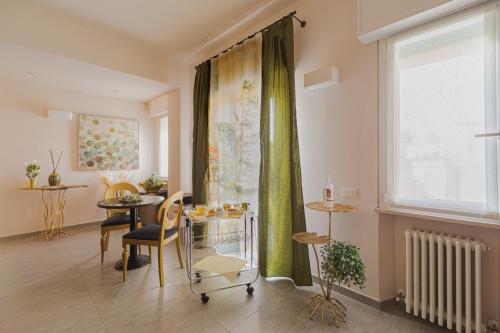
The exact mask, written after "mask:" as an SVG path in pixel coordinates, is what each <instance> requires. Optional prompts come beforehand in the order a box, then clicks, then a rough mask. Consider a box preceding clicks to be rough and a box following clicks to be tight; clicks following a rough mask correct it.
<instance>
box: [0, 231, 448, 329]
mask: <svg viewBox="0 0 500 333" xmlns="http://www.w3.org/2000/svg"><path fill="white" fill-rule="evenodd" d="M125 232H126V230H123V232H122V231H116V232H113V233H111V239H110V245H109V249H108V251H106V253H105V260H104V263H103V264H101V261H100V247H99V246H100V245H99V244H100V243H99V239H100V233H99V227H98V226H87V227H83V228H78V229H74V230H72V233H73V234H74V235H73V236H71V237H65V238H63V239H60V240H58V241H44V240H40V239H37V238H36V237H25V238H21V239H9V240H3V241H0V266H1V267H2V268H3V270H2V274H0V285H1V286H2V288H0V299H1V302H0V332H16V333H17V332H20V333H24V332H41V333H45V332H48V333H53V332H92V333H94V332H120V333H122V332H134V333H136V332H141V333H142V332H181V333H191V332H216V333H218V332H229V331H230V332H273V333H275V332H276V333H278V332H293V333H298V332H340V333H365V332H370V333H372V332H375V333H377V332H380V333H392V332H415V333H433V332H443V331H444V330H443V329H441V328H439V327H436V326H433V325H430V324H428V323H426V322H422V321H418V320H414V319H413V318H412V317H411V316H401V315H397V314H394V313H388V312H382V311H378V310H376V309H374V308H371V307H369V306H367V305H364V304H361V303H359V302H356V301H354V300H352V299H349V298H347V297H344V296H338V298H339V299H341V301H342V302H343V303H344V304H345V305H346V306H347V308H348V320H347V323H346V324H344V325H343V326H342V327H341V328H340V329H338V328H336V327H333V326H328V325H327V324H326V323H322V322H321V321H320V320H319V318H313V319H311V320H309V319H308V318H307V317H308V313H307V309H306V308H305V306H304V303H305V302H306V301H307V299H308V298H309V297H310V296H311V295H312V294H314V293H315V292H318V291H319V288H318V287H317V286H314V287H304V288H296V287H295V286H294V285H293V283H292V282H291V281H289V280H285V279H281V280H276V279H273V280H266V279H262V278H260V279H258V280H257V281H256V282H255V283H254V284H253V287H254V289H255V292H254V295H253V296H248V295H247V293H246V290H245V289H246V287H245V286H243V287H238V288H231V289H227V290H223V291H217V292H213V293H209V294H208V295H209V297H210V301H209V302H208V304H202V303H201V301H200V295H199V294H193V293H192V291H191V288H190V283H189V280H188V278H187V273H186V270H185V269H181V268H180V267H179V262H178V260H177V254H176V250H175V244H174V243H171V244H169V245H168V246H166V247H165V249H164V254H165V261H164V267H165V282H166V283H165V287H164V288H160V283H159V277H158V264H157V250H156V249H154V248H153V258H152V263H151V265H148V266H147V267H143V268H140V269H136V270H132V271H129V272H128V277H127V281H126V282H125V283H123V282H122V272H121V271H117V270H115V269H114V265H115V262H116V261H117V260H119V259H120V258H121V251H122V248H121V236H122V234H123V233H125ZM183 252H184V250H183ZM143 254H147V248H146V247H143ZM183 257H184V253H183ZM184 258H185V257H184ZM211 283H217V284H225V283H227V281H225V280H215V279H214V280H212V282H211ZM207 285H208V283H207V284H205V282H204V284H202V285H195V287H196V288H199V287H205V286H207Z"/></svg>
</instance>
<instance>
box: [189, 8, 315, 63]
mask: <svg viewBox="0 0 500 333" xmlns="http://www.w3.org/2000/svg"><path fill="white" fill-rule="evenodd" d="M295 14H297V11H296V10H294V11H293V12H290V13H288V15H285V16H283V17H282V18H280V19H279V20H277V21H275V22H273V23H271V24H269V25H268V26H267V27H264V28H262V29H260V30H259V31H257V32H254V33H253V34H251V35H250V36H247V37H246V38H243V39H242V40H240V41H239V42H237V43H235V44H233V45H231V46H230V47H228V48H227V49H225V50H223V51H221V52H219V53H217V54H216V55H214V56H212V57H210V58H208V59H207V60H205V61H203V62H202V63H200V64H198V65H197V66H196V67H198V66H199V65H201V64H204V63H205V62H207V61H210V60H212V59H215V58H217V57H219V56H220V55H221V54H224V53H226V52H228V51H230V50H231V49H232V48H233V47H235V46H238V45H241V44H243V43H244V42H245V41H247V40H249V39H252V38H254V37H255V36H257V35H258V34H260V33H262V32H264V31H266V30H267V29H269V27H270V26H272V25H273V24H276V23H278V22H281V21H283V20H284V19H286V18H287V17H289V16H291V17H292V18H294V19H295V20H297V21H298V22H299V23H300V27H301V28H304V27H305V26H306V23H307V22H306V21H303V20H301V19H299V18H298V17H297V16H295Z"/></svg>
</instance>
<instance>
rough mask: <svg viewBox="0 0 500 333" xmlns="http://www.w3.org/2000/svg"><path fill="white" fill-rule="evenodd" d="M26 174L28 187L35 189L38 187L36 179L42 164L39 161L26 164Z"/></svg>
mask: <svg viewBox="0 0 500 333" xmlns="http://www.w3.org/2000/svg"><path fill="white" fill-rule="evenodd" d="M24 169H25V173H26V177H27V178H28V179H26V187H28V188H35V187H36V177H38V175H39V174H40V164H38V163H37V161H34V162H31V163H27V162H26V163H25V168H24Z"/></svg>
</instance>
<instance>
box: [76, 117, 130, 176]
mask: <svg viewBox="0 0 500 333" xmlns="http://www.w3.org/2000/svg"><path fill="white" fill-rule="evenodd" d="M78 120H79V123H78V168H79V169H80V170H130V169H139V122H138V121H137V120H135V119H124V118H112V117H102V116H91V115H86V114H80V116H79V119H78Z"/></svg>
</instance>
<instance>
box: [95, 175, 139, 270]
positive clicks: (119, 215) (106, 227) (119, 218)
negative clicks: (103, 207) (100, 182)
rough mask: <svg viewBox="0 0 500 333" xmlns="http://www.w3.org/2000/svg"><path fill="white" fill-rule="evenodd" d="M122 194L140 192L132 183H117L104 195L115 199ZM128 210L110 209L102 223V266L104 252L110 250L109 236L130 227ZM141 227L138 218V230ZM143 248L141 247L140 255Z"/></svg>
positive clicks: (106, 197)
mask: <svg viewBox="0 0 500 333" xmlns="http://www.w3.org/2000/svg"><path fill="white" fill-rule="evenodd" d="M120 192H130V193H139V190H138V189H137V188H136V187H135V186H134V185H132V184H130V183H116V184H113V185H111V186H110V187H109V188H108V189H107V190H106V193H105V194H104V199H113V198H116V197H117V196H118V194H119V193H120ZM128 212H129V210H128V209H108V210H107V212H106V213H107V216H108V218H107V219H105V220H104V221H103V222H102V223H101V264H102V263H103V262H104V252H106V250H107V249H108V245H109V234H110V232H111V231H113V230H119V229H125V228H129V227H130V215H128V214H127V213H128ZM140 227H141V221H140V219H139V218H138V220H137V228H140ZM140 251H141V248H140V247H139V253H140Z"/></svg>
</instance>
